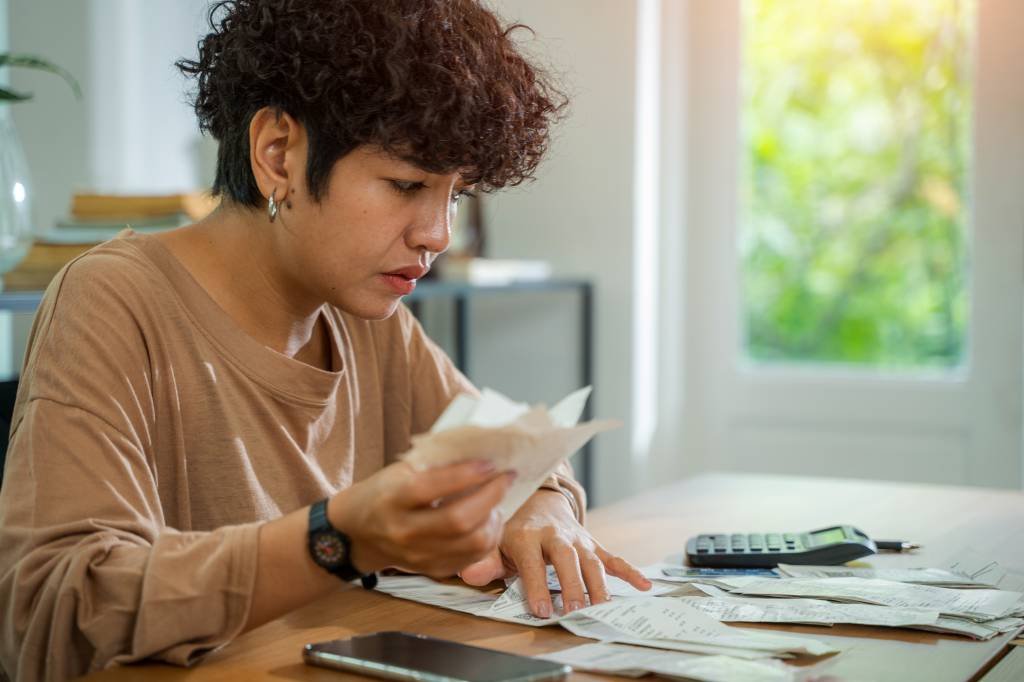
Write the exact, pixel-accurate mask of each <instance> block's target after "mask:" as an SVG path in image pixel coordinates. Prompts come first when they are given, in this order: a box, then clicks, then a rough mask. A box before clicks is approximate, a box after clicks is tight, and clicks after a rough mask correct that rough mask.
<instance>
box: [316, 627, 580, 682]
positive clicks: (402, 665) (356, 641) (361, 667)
mask: <svg viewBox="0 0 1024 682" xmlns="http://www.w3.org/2000/svg"><path fill="white" fill-rule="evenodd" d="M304 656H305V659H306V662H308V663H311V664H314V665H323V666H327V667H333V668H340V669H344V670H352V671H357V672H360V673H362V674H364V675H377V676H381V677H388V678H391V679H413V678H416V679H430V678H434V679H447V680H466V681H467V682H509V681H511V680H554V679H560V678H562V677H564V676H565V675H566V674H567V673H568V672H569V670H570V669H569V668H567V667H566V666H564V665H561V664H559V663H552V662H550V661H542V660H538V659H534V658H528V657H526V656H518V655H516V654H509V653H505V652H503V651H494V650H491V649H484V648H481V647H475V646H469V645H468V644H459V643H458V642H451V641H448V640H444V639H435V638H433V637H426V636H424V635H414V634H409V633H406V632H378V633H375V634H372V635H361V636H358V637H352V638H350V639H336V640H333V641H330V642H320V643H318V644H307V645H306V648H305V652H304ZM410 673H411V674H410ZM424 673H426V675H424Z"/></svg>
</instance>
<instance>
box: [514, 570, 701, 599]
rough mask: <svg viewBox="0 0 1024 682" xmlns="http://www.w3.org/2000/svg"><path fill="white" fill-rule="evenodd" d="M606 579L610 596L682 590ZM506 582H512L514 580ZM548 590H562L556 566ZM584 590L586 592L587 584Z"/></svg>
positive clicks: (630, 595) (613, 578) (646, 595)
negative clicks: (640, 585) (637, 585)
mask: <svg viewBox="0 0 1024 682" xmlns="http://www.w3.org/2000/svg"><path fill="white" fill-rule="evenodd" d="M604 580H605V587H607V588H608V596H610V597H660V596H663V595H673V594H678V593H680V592H681V591H682V589H681V588H680V586H678V585H670V584H664V583H661V584H659V583H654V584H652V585H651V588H650V589H649V590H638V589H637V588H635V587H633V586H632V585H630V584H629V583H627V582H626V581H625V580H623V579H622V578H617V577H615V576H614V575H606V576H605V578H604ZM506 582H509V583H511V582H512V581H506ZM548 590H550V591H551V592H561V591H562V585H561V583H559V582H558V573H557V571H555V567H554V566H548ZM584 592H586V586H585V585H584Z"/></svg>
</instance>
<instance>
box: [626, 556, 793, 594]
mask: <svg viewBox="0 0 1024 682" xmlns="http://www.w3.org/2000/svg"><path fill="white" fill-rule="evenodd" d="M678 566H679V565H678V564H667V563H658V564H651V565H650V566H644V567H643V568H641V569H640V572H641V573H643V574H644V577H645V578H647V579H648V580H650V581H652V582H655V583H674V584H677V585H684V584H691V583H699V584H702V585H714V586H715V587H721V588H722V589H725V590H733V589H737V588H740V587H743V586H744V585H752V584H755V583H758V582H760V581H762V580H776V578H765V577H761V576H750V575H735V576H732V575H730V576H717V575H712V576H707V575H702V576H674V575H666V574H665V572H664V570H663V569H665V568H678Z"/></svg>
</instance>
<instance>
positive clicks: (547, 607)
mask: <svg viewBox="0 0 1024 682" xmlns="http://www.w3.org/2000/svg"><path fill="white" fill-rule="evenodd" d="M533 612H534V613H536V614H537V615H538V616H540V617H541V618H550V617H551V602H546V601H539V602H537V603H536V604H534V605H533Z"/></svg>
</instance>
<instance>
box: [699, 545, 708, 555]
mask: <svg viewBox="0 0 1024 682" xmlns="http://www.w3.org/2000/svg"><path fill="white" fill-rule="evenodd" d="M710 551H711V548H710V547H706V546H705V547H697V554H707V553H708V552H710Z"/></svg>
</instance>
